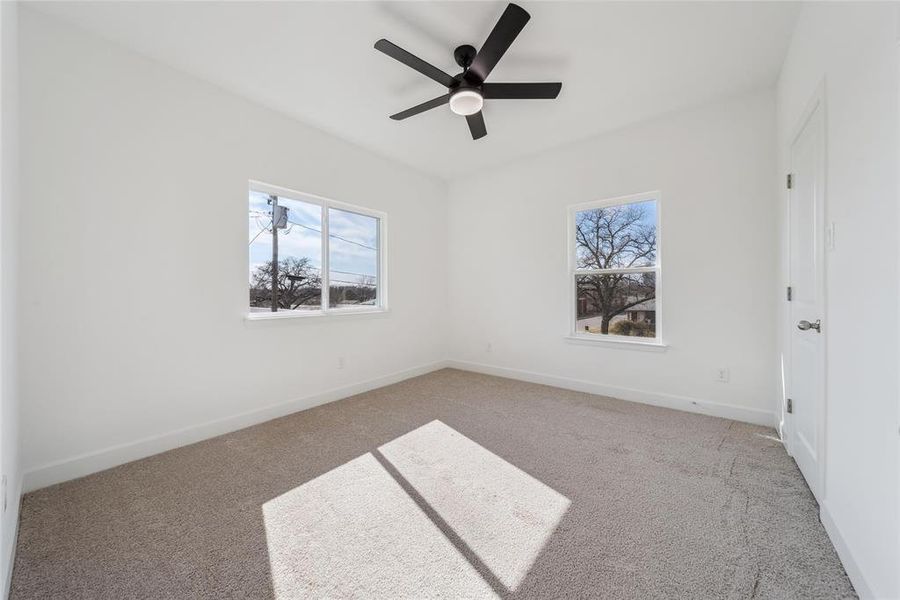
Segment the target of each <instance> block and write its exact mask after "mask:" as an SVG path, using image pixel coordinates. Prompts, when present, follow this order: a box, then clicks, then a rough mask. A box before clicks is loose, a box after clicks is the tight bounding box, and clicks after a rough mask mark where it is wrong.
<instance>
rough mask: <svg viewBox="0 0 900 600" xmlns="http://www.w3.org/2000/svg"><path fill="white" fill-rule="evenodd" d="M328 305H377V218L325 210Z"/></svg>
mask: <svg viewBox="0 0 900 600" xmlns="http://www.w3.org/2000/svg"><path fill="white" fill-rule="evenodd" d="M328 238H329V240H328V246H329V252H328V270H329V272H330V273H329V274H330V276H331V278H330V283H329V290H328V304H329V306H330V307H332V308H354V307H357V308H358V307H362V306H375V305H377V304H378V299H377V298H376V293H377V290H378V219H376V218H375V217H370V216H367V215H361V214H358V213H354V212H350V211H346V210H340V209H337V208H329V209H328Z"/></svg>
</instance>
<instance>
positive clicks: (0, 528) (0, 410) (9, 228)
mask: <svg viewBox="0 0 900 600" xmlns="http://www.w3.org/2000/svg"><path fill="white" fill-rule="evenodd" d="M17 33H18V18H17V4H16V3H14V2H2V3H0V465H2V473H3V475H4V476H5V477H6V480H7V490H6V498H5V501H6V508H5V510H4V511H3V514H2V518H0V586H2V587H0V590H2V591H0V596H2V597H4V598H5V597H6V590H7V589H8V586H9V579H10V573H11V572H12V557H13V548H14V546H15V537H16V529H17V526H18V521H19V497H20V496H21V489H22V470H21V468H20V459H19V387H18V374H17V318H16V289H17V287H16V286H17V271H18V268H17V252H18V251H17V244H18V229H19V228H18V218H19V217H18V212H19V209H18V205H19V192H18V160H19V156H18V93H19V89H18V77H19V76H18V68H19V64H18V56H17V55H18V51H17V50H18V40H17ZM2 502H3V499H2V498H0V504H2Z"/></svg>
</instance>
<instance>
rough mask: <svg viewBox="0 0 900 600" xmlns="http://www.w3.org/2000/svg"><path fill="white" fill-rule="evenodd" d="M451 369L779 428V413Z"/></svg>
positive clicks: (512, 373) (502, 370) (547, 378)
mask: <svg viewBox="0 0 900 600" xmlns="http://www.w3.org/2000/svg"><path fill="white" fill-rule="evenodd" d="M447 366H448V367H452V368H454V369H461V370H463V371H473V372H475V373H483V374H485V375H496V376H498V377H506V378H507V379H517V380H519V381H527V382H529V383H540V384H543V385H550V386H553V387H558V388H563V389H567V390H574V391H576V392H587V393H589V394H597V395H599V396H610V397H612V398H619V399H620V400H628V401H629V402H640V403H641V404H652V405H654V406H662V407H665V408H673V409H676V410H683V411H687V412H692V413H699V414H702V415H709V416H713V417H722V418H724V419H732V420H735V421H743V422H745V423H753V424H756V425H765V426H767V427H775V413H774V412H771V411H765V410H760V409H756V408H746V407H743V406H735V405H733V404H721V403H719V402H710V401H708V400H699V399H697V398H690V397H687V396H676V395H674V394H665V393H661V392H650V391H646V390H638V389H633V388H626V387H619V386H612V385H605V384H602V383H595V382H593V381H585V380H582V379H571V378H567V377H558V376H556V375H548V374H545V373H537V372H534V371H525V370H522V369H512V368H509V367H497V366H494V365H487V364H484V363H475V362H469V361H464V360H449V361H447Z"/></svg>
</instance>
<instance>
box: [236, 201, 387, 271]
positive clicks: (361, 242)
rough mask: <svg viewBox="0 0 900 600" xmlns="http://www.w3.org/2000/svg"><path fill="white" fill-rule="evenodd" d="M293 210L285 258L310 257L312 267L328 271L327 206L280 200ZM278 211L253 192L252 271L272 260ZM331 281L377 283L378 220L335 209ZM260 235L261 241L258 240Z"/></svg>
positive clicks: (282, 244) (283, 234)
mask: <svg viewBox="0 0 900 600" xmlns="http://www.w3.org/2000/svg"><path fill="white" fill-rule="evenodd" d="M278 202H279V204H281V205H282V206H285V207H287V209H288V229H286V230H285V229H282V230H279V233H278V254H279V256H280V257H287V256H294V257H297V258H302V257H307V258H309V259H310V263H311V264H312V266H314V267H316V268H321V266H322V243H321V235H320V233H319V232H320V231H321V230H322V207H320V206H319V205H318V204H312V203H308V202H300V201H298V200H292V199H290V198H279V200H278ZM271 211H272V209H271V207H270V206H269V204H268V196H267V195H266V194H263V193H260V192H254V191H251V192H250V206H249V219H248V237H247V240H248V242H250V240H253V242H252V243H250V270H251V272H252V271H253V269H254V268H255V267H256V266H257V265H260V264H263V263H266V262H268V261H270V260H271V259H272V233H271V231H263V233H260V231H261V230H263V229H266V228H268V227H269V222H270V220H271V218H272V217H271V215H272V212H271ZM328 224H329V233H330V236H331V239H330V257H329V258H330V263H331V265H330V266H331V280H332V281H334V282H339V281H341V282H349V283H356V282H358V281H359V280H360V279H361V278H362V277H363V276H369V277H372V278H374V277H375V276H376V275H377V272H378V253H377V252H376V251H375V250H374V248H376V247H377V243H378V220H377V219H375V218H373V217H369V216H366V215H360V214H357V213H352V212H348V211H344V210H339V209H336V208H331V209H329V214H328ZM257 234H259V236H258V237H256V238H255V240H254V237H255V236H256V235H257Z"/></svg>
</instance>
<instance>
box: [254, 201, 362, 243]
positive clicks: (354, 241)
mask: <svg viewBox="0 0 900 600" xmlns="http://www.w3.org/2000/svg"><path fill="white" fill-rule="evenodd" d="M251 212H253V213H254V214H256V215H257V216H261V215H266V216H267V217H268V216H269V215H270V213H268V212H265V211H261V210H252V211H251ZM271 223H272V221H271V219H270V220H269V225H271ZM288 223H290V224H292V225H297V226H298V227H303V228H304V229H309V230H310V231H315V232H316V233H318V234H321V233H322V230H321V229H316V228H315V227H312V226H311V225H304V224H303V223H298V222H297V221H291V220H290V219H288ZM269 225H266V228H267V229H268V227H269ZM328 237H332V238H335V239H338V240H341V241H342V242H347V243H348V244H354V245H356V246H359V247H361V248H366V249H367V250H375V251H376V252H377V251H378V248H375V247H373V246H369V245H367V244H363V243H362V242H357V241H356V240H350V239H347V238H345V237H342V236H339V235H337V234H336V233H329V234H328ZM253 239H254V240H255V239H256V238H253Z"/></svg>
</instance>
